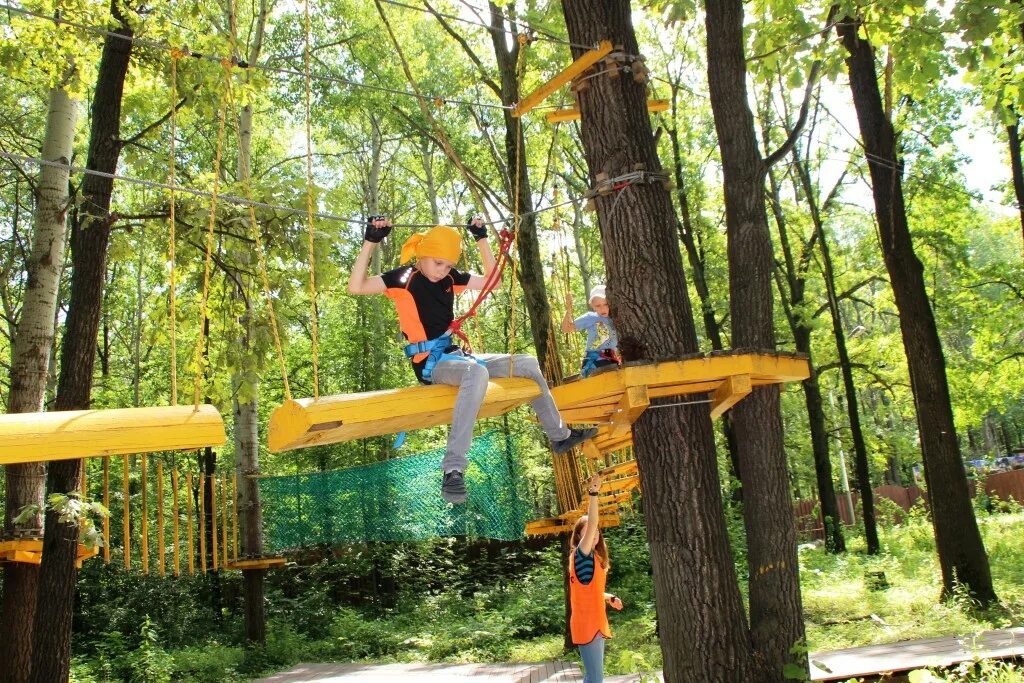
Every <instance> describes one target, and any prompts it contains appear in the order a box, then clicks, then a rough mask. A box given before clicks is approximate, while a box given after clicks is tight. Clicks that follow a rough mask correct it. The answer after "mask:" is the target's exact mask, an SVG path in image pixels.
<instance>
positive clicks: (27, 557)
mask: <svg viewBox="0 0 1024 683" xmlns="http://www.w3.org/2000/svg"><path fill="white" fill-rule="evenodd" d="M98 554H99V549H98V548H91V549H90V548H86V547H85V546H84V545H82V544H79V545H78V553H77V555H76V556H75V567H77V568H78V569H81V568H82V562H84V561H85V560H88V559H89V558H90V557H96V555H98ZM42 559H43V539H41V538H27V539H18V540H12V541H0V564H2V563H4V562H20V563H23V564H40V563H41V562H42Z"/></svg>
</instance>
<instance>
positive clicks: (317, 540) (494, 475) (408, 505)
mask: <svg viewBox="0 0 1024 683" xmlns="http://www.w3.org/2000/svg"><path fill="white" fill-rule="evenodd" d="M514 452H515V449H514V448H513V442H512V439H511V438H510V437H508V436H506V435H505V434H502V433H499V432H488V433H486V434H484V435H482V436H479V437H477V438H475V439H474V440H473V445H472V447H471V448H470V450H469V454H468V457H469V468H468V470H467V471H466V488H467V489H468V491H469V498H468V500H467V501H466V503H465V504H463V505H451V504H449V503H446V502H445V501H444V500H443V499H442V498H441V459H442V458H443V457H444V449H443V448H440V449H437V450H432V451H428V452H426V453H419V454H417V455H410V456H407V457H401V458H395V459H393V460H386V461H384V462H379V463H374V464H372V465H363V466H360V467H352V468H349V469H345V470H333V471H330V472H315V473H312V474H301V475H295V476H287V477H268V478H266V479H260V480H259V483H260V496H261V498H262V502H263V524H264V529H265V530H266V544H267V547H268V549H269V550H271V551H274V552H279V551H282V550H288V549H292V548H300V547H303V546H310V545H317V544H327V545H338V544H343V543H364V542H368V541H421V540H426V539H429V538H437V537H442V536H476V537H483V538H494V539H499V540H515V539H519V538H522V537H523V535H524V532H525V528H526V521H527V519H528V516H529V512H530V510H529V507H528V506H527V505H526V503H525V496H523V495H522V493H523V490H524V482H523V479H522V477H521V475H520V474H519V471H518V465H517V463H516V461H515V460H514V458H513V455H514Z"/></svg>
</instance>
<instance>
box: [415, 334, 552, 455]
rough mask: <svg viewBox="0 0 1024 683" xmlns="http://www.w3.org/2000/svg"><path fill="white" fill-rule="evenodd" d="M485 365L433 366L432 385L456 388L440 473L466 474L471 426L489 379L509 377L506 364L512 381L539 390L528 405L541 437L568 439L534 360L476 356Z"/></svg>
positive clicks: (445, 362) (524, 356) (443, 363)
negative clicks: (519, 379) (531, 383)
mask: <svg viewBox="0 0 1024 683" xmlns="http://www.w3.org/2000/svg"><path fill="white" fill-rule="evenodd" d="M475 358H478V359H480V360H481V361H483V362H484V365H481V364H480V363H476V362H473V361H472V360H469V359H466V360H443V361H441V362H440V363H438V364H437V365H435V366H434V369H433V371H432V374H431V377H432V379H433V383H434V384H448V385H451V386H453V387H458V388H459V394H458V397H457V398H456V399H455V410H454V413H453V414H452V425H451V427H450V428H449V430H448V447H447V450H446V452H445V455H444V460H443V461H442V462H441V471H443V472H450V471H452V470H460V471H462V472H465V471H466V465H467V460H466V453H467V452H468V451H469V446H470V444H471V443H472V442H473V424H474V423H475V422H476V418H477V415H478V414H479V413H480V405H481V404H482V403H483V401H484V395H485V394H486V393H487V381H488V380H489V379H490V378H491V377H497V378H500V377H508V376H509V372H508V370H509V363H510V362H511V364H512V376H513V377H525V378H527V379H532V380H533V381H534V382H536V383H537V386H539V387H540V396H538V397H537V398H535V399H533V400H532V401H530V406H531V407H532V408H533V410H534V412H536V413H537V419H538V420H539V421H540V425H541V427H542V428H543V429H544V433H545V434H547V435H548V438H549V439H551V440H552V441H561V440H562V439H565V438H568V436H569V429H568V428H567V427H566V426H565V423H564V422H562V416H561V415H560V414H559V413H558V408H557V407H556V406H555V401H554V399H552V398H551V392H550V391H548V383H547V381H546V380H545V379H544V375H542V374H541V372H540V366H539V365H538V364H537V359H536V358H534V357H533V356H530V355H528V354H516V355H515V356H510V355H508V354H480V355H477V356H475Z"/></svg>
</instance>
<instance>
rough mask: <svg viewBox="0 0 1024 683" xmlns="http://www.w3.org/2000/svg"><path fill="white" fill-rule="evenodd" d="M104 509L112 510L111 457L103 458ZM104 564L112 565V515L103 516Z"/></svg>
mask: <svg viewBox="0 0 1024 683" xmlns="http://www.w3.org/2000/svg"><path fill="white" fill-rule="evenodd" d="M103 507H105V508H107V510H110V457H109V456H107V457H105V458H103ZM103 564H110V515H104V516H103Z"/></svg>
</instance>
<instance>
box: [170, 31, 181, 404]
mask: <svg viewBox="0 0 1024 683" xmlns="http://www.w3.org/2000/svg"><path fill="white" fill-rule="evenodd" d="M180 57H181V54H180V53H179V52H177V51H175V52H171V119H170V124H171V126H170V127H171V151H170V163H169V168H168V173H167V184H168V185H170V186H171V187H172V188H173V187H174V183H175V177H174V176H175V171H176V167H175V158H174V157H175V154H174V151H175V150H174V145H175V137H177V132H178V118H177V110H178V59H180ZM174 204H175V195H174V190H173V189H172V190H171V193H170V209H169V212H168V218H167V230H168V237H167V260H168V261H170V262H171V283H170V290H171V291H170V297H171V301H170V313H169V316H170V321H169V322H170V325H169V327H170V336H171V340H170V341H171V405H172V406H176V405H178V345H177V328H178V296H177V288H178V280H177V269H176V268H175V261H176V258H175V252H174V250H175V244H174V243H175V226H174V223H175V216H174V210H175V206H174Z"/></svg>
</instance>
